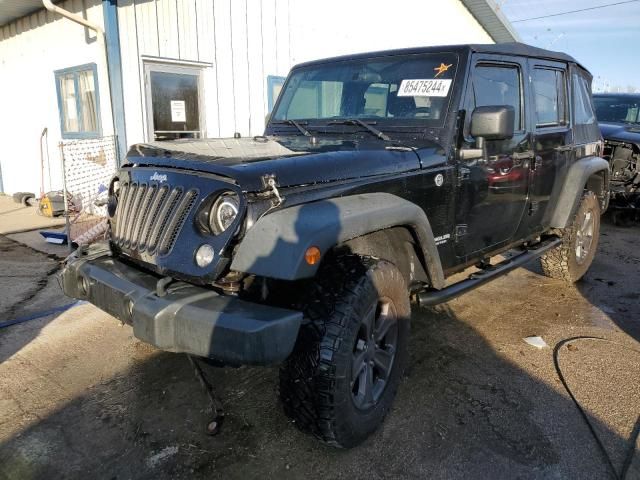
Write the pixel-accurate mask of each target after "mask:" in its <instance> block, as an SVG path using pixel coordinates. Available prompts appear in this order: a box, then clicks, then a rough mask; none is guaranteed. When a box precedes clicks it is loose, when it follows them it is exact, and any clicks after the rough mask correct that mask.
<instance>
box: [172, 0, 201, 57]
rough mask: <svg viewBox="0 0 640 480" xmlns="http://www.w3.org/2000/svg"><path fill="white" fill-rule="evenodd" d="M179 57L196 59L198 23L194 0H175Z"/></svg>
mask: <svg viewBox="0 0 640 480" xmlns="http://www.w3.org/2000/svg"><path fill="white" fill-rule="evenodd" d="M176 12H177V17H178V18H177V20H178V35H179V36H180V59H181V60H194V61H198V24H197V17H198V14H197V12H196V3H195V0H176Z"/></svg>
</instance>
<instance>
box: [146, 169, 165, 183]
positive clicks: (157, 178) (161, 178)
mask: <svg viewBox="0 0 640 480" xmlns="http://www.w3.org/2000/svg"><path fill="white" fill-rule="evenodd" d="M149 181H150V182H158V183H162V182H166V181H167V176H166V175H160V174H159V173H158V172H153V175H151V177H149Z"/></svg>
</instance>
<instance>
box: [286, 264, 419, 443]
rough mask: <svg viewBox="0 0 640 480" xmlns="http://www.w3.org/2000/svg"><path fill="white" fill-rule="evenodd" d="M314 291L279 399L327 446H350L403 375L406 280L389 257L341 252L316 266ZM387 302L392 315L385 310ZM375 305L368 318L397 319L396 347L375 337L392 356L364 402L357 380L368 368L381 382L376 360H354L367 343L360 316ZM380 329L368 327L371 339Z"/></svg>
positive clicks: (369, 428) (376, 419) (373, 425)
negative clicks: (360, 368)
mask: <svg viewBox="0 0 640 480" xmlns="http://www.w3.org/2000/svg"><path fill="white" fill-rule="evenodd" d="M312 290H313V291H312V293H311V295H310V301H309V302H308V304H307V307H306V311H305V318H306V321H307V323H306V324H304V325H303V326H302V327H301V331H300V334H299V336H298V340H297V342H296V346H295V348H294V351H293V353H292V354H291V355H290V357H289V358H288V359H287V360H286V361H285V363H284V364H283V365H282V367H281V368H280V398H281V401H282V404H283V407H284V411H285V413H286V414H287V416H289V417H290V418H291V419H293V421H294V423H295V425H296V426H297V427H298V428H299V429H300V430H302V431H303V432H306V433H310V434H312V435H315V436H316V437H317V438H319V439H320V440H322V441H323V442H325V443H326V444H328V445H331V446H334V447H342V448H350V447H353V446H356V445H358V444H359V443H361V442H362V441H364V440H365V439H366V438H367V437H368V436H369V435H371V433H373V432H374V431H375V430H376V429H377V428H378V427H379V426H380V424H381V423H382V421H383V419H384V417H385V415H386V414H387V412H388V411H389V409H390V407H391V404H392V402H393V399H394V398H395V395H396V391H397V389H398V385H399V383H400V381H401V379H402V375H403V371H404V367H405V364H406V361H407V343H408V337H409V322H410V315H411V305H410V303H409V295H408V290H407V285H406V283H405V280H404V278H403V276H402V274H401V273H400V271H399V270H398V268H397V267H396V266H395V265H393V264H391V263H389V262H387V261H384V260H376V259H373V258H371V257H360V256H355V255H344V256H341V257H338V258H336V259H335V260H333V261H332V262H330V263H329V264H328V265H323V266H322V267H321V269H320V271H319V272H318V276H317V280H316V281H315V282H314V284H313V286H312ZM381 302H384V311H385V312H387V313H386V314H384V315H383V314H382V313H379V312H381V311H382V308H383V307H381V306H380V305H382V303H381ZM390 305H391V306H390ZM391 308H392V310H393V315H391V314H388V312H390V311H391ZM372 310H373V311H374V314H373V318H374V320H373V322H372V324H373V325H378V324H381V325H383V324H386V322H388V319H389V318H391V317H394V318H395V319H396V320H395V321H396V327H395V328H394V329H393V332H395V333H396V334H397V336H396V337H394V338H395V340H393V342H395V348H391V347H390V343H388V342H391V340H388V339H389V336H387V337H384V340H382V341H381V342H380V344H381V345H382V344H384V346H383V347H382V348H389V349H390V351H391V350H392V351H393V352H394V357H393V359H392V360H391V362H390V365H391V367H390V368H389V373H388V374H387V375H385V376H384V377H385V378H386V379H384V380H382V381H383V382H385V383H384V387H383V389H382V390H378V397H377V400H376V401H373V400H372V399H373V398H374V397H373V394H372V395H371V396H370V397H368V398H369V401H367V400H366V398H367V396H366V395H364V394H363V393H361V392H362V391H363V390H360V389H359V385H360V381H365V380H361V379H365V378H366V381H367V382H368V379H369V377H367V376H366V375H368V374H369V370H368V369H371V370H370V371H371V372H372V373H371V376H372V377H371V378H372V383H373V384H375V385H378V386H380V384H379V383H378V382H379V381H380V378H379V377H375V373H374V372H375V371H376V370H375V369H376V368H378V367H377V365H378V363H376V362H374V360H371V361H370V362H359V360H358V359H359V358H362V357H363V356H364V354H365V351H367V350H368V347H367V346H366V345H365V343H366V342H365V341H363V340H362V339H361V338H363V335H364V334H363V332H366V326H364V327H363V325H365V323H366V322H364V321H363V318H365V317H367V318H370V317H371V315H369V316H367V315H366V313H371V311H372ZM382 330H383V329H382V328H381V331H382ZM371 331H372V332H373V329H372V330H371ZM389 331H390V332H391V329H389ZM377 333H378V332H377V331H376V332H375V333H372V334H371V337H370V338H371V342H373V341H374V338H375V337H376V336H377ZM366 335H368V334H366ZM367 338H368V337H367ZM370 351H375V352H379V351H380V347H378V346H377V345H374V347H373V348H372V349H371V350H370ZM376 358H377V357H376ZM365 363H366V364H367V365H371V366H367V365H365ZM374 364H375V366H373V365H374ZM356 365H362V370H360V374H361V376H357V380H355V381H354V380H353V377H354V376H356V374H355V373H354V371H355V370H357V368H356V367H355V366H356ZM365 370H366V372H365ZM382 371H383V370H379V372H382ZM376 378H378V379H377V380H376ZM354 389H355V390H358V391H357V392H354ZM358 403H360V404H358Z"/></svg>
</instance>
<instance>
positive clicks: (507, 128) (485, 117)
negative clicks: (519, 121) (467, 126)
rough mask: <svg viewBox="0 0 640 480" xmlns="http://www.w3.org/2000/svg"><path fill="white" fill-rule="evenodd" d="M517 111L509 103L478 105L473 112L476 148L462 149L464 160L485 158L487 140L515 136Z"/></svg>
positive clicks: (473, 134) (472, 120) (472, 119)
mask: <svg viewBox="0 0 640 480" xmlns="http://www.w3.org/2000/svg"><path fill="white" fill-rule="evenodd" d="M515 119H516V113H515V110H514V109H513V107H511V106H508V105H488V106H486V107H477V108H476V109H475V110H474V111H473V113H472V114H471V132H470V133H471V135H472V136H473V137H474V138H475V139H476V148H468V149H464V150H461V151H460V158H461V159H462V160H477V159H484V160H485V161H486V158H487V155H486V145H485V140H505V139H508V138H512V137H513V131H514V124H515Z"/></svg>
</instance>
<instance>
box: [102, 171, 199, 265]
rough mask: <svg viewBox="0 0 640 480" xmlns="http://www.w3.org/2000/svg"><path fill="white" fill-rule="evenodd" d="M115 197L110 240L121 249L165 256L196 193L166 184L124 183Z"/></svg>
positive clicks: (191, 206) (196, 195)
mask: <svg viewBox="0 0 640 480" xmlns="http://www.w3.org/2000/svg"><path fill="white" fill-rule="evenodd" d="M119 197H120V199H119V202H118V207H117V209H116V215H115V219H114V220H115V222H114V223H115V227H114V229H113V230H112V232H111V237H112V241H113V242H114V243H115V244H116V245H117V246H118V247H120V248H122V249H124V250H137V251H139V252H141V253H142V252H147V253H149V254H151V255H153V254H158V255H166V254H167V253H169V252H170V251H171V249H172V248H173V245H174V243H175V241H176V238H177V237H178V233H179V232H180V229H181V228H182V225H183V224H184V222H185V220H186V219H187V216H188V215H189V212H190V211H191V209H192V208H193V206H194V205H195V203H196V199H197V198H198V192H197V191H196V190H188V191H187V192H185V191H184V189H183V188H182V187H174V188H169V187H168V186H167V185H162V186H160V185H158V184H150V185H147V184H144V183H142V184H138V183H125V184H124V185H122V186H121V187H120V192H119Z"/></svg>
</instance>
